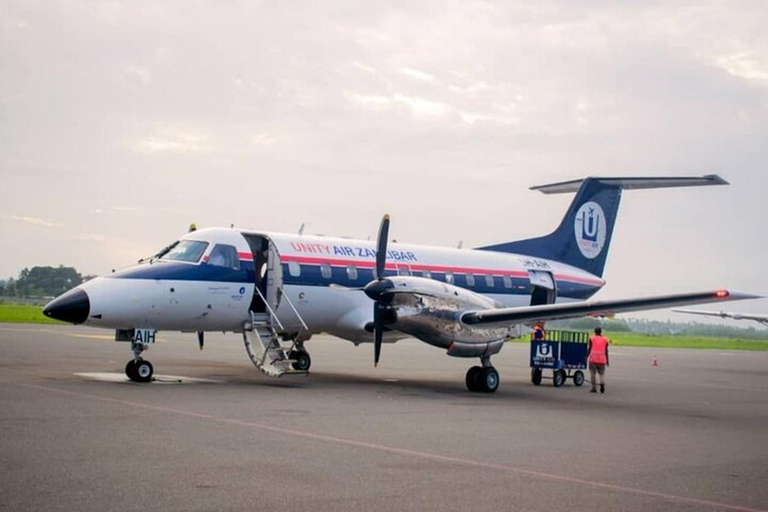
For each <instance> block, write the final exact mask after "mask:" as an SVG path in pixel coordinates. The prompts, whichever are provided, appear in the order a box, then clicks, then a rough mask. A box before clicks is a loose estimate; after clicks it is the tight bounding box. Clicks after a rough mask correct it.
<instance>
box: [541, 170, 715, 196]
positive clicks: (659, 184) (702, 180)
mask: <svg viewBox="0 0 768 512" xmlns="http://www.w3.org/2000/svg"><path fill="white" fill-rule="evenodd" d="M590 179H592V180H594V181H597V182H599V183H600V184H602V185H605V186H608V187H616V188H620V189H622V190H642V189H647V188H674V187H702V186H707V185H728V182H727V181H725V180H724V179H723V178H721V177H720V176H718V175H717V174H709V175H707V176H693V177H675V176H670V177H660V178H658V177H657V178H642V177H640V178H590ZM583 182H584V180H583V179H581V180H571V181H562V182H560V183H551V184H549V185H538V186H536V187H531V190H538V191H539V192H542V193H544V194H566V193H573V192H578V190H579V188H580V187H581V184H582V183H583Z"/></svg>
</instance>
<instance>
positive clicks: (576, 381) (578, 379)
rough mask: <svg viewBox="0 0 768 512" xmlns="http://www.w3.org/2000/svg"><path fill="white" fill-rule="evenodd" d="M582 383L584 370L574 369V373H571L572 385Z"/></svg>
mask: <svg viewBox="0 0 768 512" xmlns="http://www.w3.org/2000/svg"><path fill="white" fill-rule="evenodd" d="M582 384H584V372H583V371H581V370H576V373H574V374H573V385H574V386H581V385H582Z"/></svg>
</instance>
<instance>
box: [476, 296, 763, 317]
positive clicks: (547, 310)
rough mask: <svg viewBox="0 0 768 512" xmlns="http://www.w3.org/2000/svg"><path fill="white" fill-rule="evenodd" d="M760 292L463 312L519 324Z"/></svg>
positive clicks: (747, 297)
mask: <svg viewBox="0 0 768 512" xmlns="http://www.w3.org/2000/svg"><path fill="white" fill-rule="evenodd" d="M759 298H762V297H761V296H760V295H752V294H749V293H739V292H730V291H728V290H716V291H711V292H700V293H679V294H675V295H657V296H654V297H636V298H630V299H620V300H605V301H595V302H569V303H566V304H546V305H540V306H524V307H517V308H499V309H486V310H481V311H468V312H466V313H464V314H463V315H461V321H462V322H463V323H465V324H470V325H477V324H491V323H494V324H498V323H505V324H512V325H514V324H519V323H529V322H533V321H546V320H560V319H565V318H578V317H582V316H612V315H615V314H617V313H629V312H631V311H643V310H648V309H663V308H668V307H672V306H685V305H689V304H705V303H709V302H725V301H730V300H743V299H759Z"/></svg>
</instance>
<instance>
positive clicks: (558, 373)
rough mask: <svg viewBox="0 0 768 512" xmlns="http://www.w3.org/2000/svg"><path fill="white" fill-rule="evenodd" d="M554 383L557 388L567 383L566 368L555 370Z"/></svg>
mask: <svg viewBox="0 0 768 512" xmlns="http://www.w3.org/2000/svg"><path fill="white" fill-rule="evenodd" d="M552 384H553V385H554V386H555V387H556V388H559V387H560V386H562V385H563V384H565V370H555V372H554V373H553V374H552Z"/></svg>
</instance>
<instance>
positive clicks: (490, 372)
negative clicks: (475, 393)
mask: <svg viewBox="0 0 768 512" xmlns="http://www.w3.org/2000/svg"><path fill="white" fill-rule="evenodd" d="M480 385H481V389H482V391H483V392H484V393H495V392H496V390H497V389H499V372H497V371H496V368H494V367H493V366H489V367H488V368H483V369H482V370H481V371H480Z"/></svg>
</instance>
